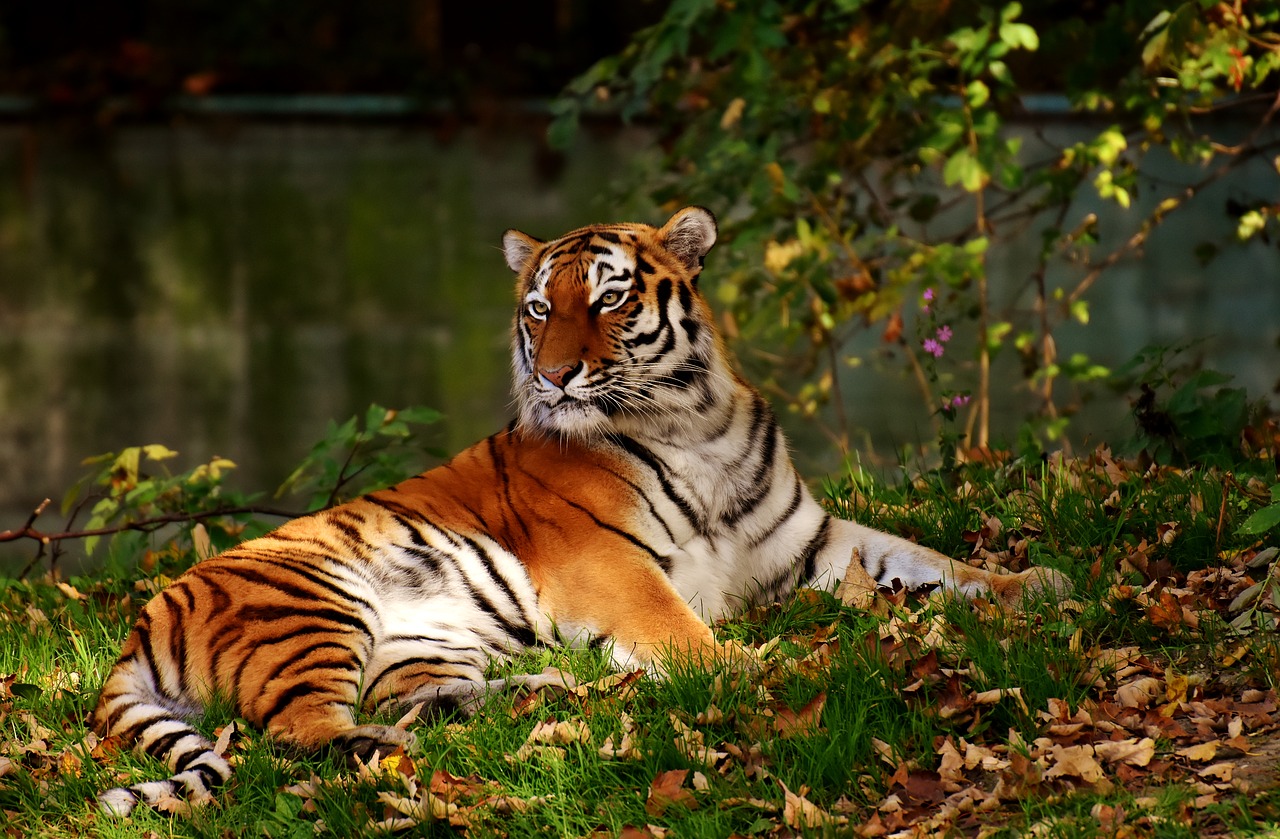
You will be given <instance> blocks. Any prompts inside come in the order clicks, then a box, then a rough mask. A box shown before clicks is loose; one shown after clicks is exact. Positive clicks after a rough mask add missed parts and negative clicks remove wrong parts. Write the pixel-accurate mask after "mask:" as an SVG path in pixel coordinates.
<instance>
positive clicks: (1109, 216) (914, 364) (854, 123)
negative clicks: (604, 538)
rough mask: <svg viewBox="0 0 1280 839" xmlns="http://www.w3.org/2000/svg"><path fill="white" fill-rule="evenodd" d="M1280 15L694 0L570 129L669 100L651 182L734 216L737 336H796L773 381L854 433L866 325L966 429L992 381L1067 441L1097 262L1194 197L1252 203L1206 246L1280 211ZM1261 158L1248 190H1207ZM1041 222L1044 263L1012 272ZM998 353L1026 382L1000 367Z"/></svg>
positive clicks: (978, 420) (1268, 222)
mask: <svg viewBox="0 0 1280 839" xmlns="http://www.w3.org/2000/svg"><path fill="white" fill-rule="evenodd" d="M1278 23H1280V3H1277V2H1275V0H1266V1H1265V2H1257V3H1248V4H1242V3H1236V4H1229V3H1221V2H1212V1H1211V0H1191V2H1184V3H1180V4H1176V5H1170V4H1168V3H1164V2H1160V0H1129V2H1125V3H1104V4H1096V5H1085V6H1075V5H1071V6H1069V7H1068V6H1065V5H1063V4H1061V3H1046V2H1028V3H1026V4H1025V5H1024V4H1021V3H1018V2H1006V3H1001V4H995V5H993V4H988V3H978V2H955V3H940V4H939V3H922V2H917V0H889V2H877V3H870V2H865V0H809V1H808V2H804V3H799V4H795V3H781V2H777V0H740V1H739V2H734V3H722V2H715V0H675V2H673V3H672V4H671V5H670V7H669V8H668V10H667V12H666V15H665V16H664V17H663V19H662V20H661V21H660V22H659V23H658V24H656V25H655V26H653V27H650V28H648V29H646V30H642V31H641V32H640V33H639V34H638V35H637V36H636V37H635V38H634V39H633V41H632V43H631V44H630V46H628V47H627V49H626V50H624V51H623V52H621V53H619V54H618V55H615V56H613V57H611V58H608V59H606V60H604V61H602V62H600V63H599V64H597V65H596V66H595V67H594V68H593V69H592V70H590V71H589V72H587V73H585V74H583V75H582V76H580V77H579V78H578V79H577V80H576V81H575V82H574V83H573V84H572V85H571V86H570V87H569V88H568V90H567V91H566V94H565V95H564V96H562V98H561V99H560V100H559V101H558V102H557V103H556V106H555V107H556V110H557V112H558V116H557V120H556V122H555V123H554V124H553V126H552V128H551V137H552V139H553V141H556V142H564V141H566V140H567V138H568V137H570V136H571V135H572V133H573V131H574V129H575V126H576V125H577V124H578V121H579V120H580V119H581V117H582V116H583V115H584V114H589V113H591V112H592V111H593V110H599V109H600V108H602V107H604V108H613V109H616V110H617V111H619V112H620V113H621V115H622V116H623V117H624V118H637V117H641V116H643V117H644V118H646V119H648V120H651V121H653V122H654V123H656V124H657V126H658V131H659V132H660V135H661V138H662V147H663V149H664V150H665V155H664V158H663V160H662V163H661V171H660V172H650V171H646V172H644V173H643V175H642V178H641V179H640V184H639V185H638V187H637V188H639V189H641V190H643V191H647V192H649V193H650V194H651V195H652V197H653V198H655V199H656V200H658V201H659V202H663V203H669V204H675V203H683V202H697V203H703V204H706V205H707V206H709V207H711V208H713V209H715V210H717V211H718V212H719V214H720V215H721V216H722V218H723V220H724V229H723V233H724V238H725V239H728V240H730V242H731V246H730V247H729V248H726V250H727V251H728V253H727V254H725V253H721V254H720V256H719V259H720V260H721V261H720V265H721V266H722V267H721V270H719V271H717V275H718V276H720V277H723V278H724V279H723V280H722V281H721V283H720V285H719V287H718V293H719V296H720V298H721V300H722V302H723V303H725V304H728V305H729V306H730V307H731V315H732V318H731V320H730V327H731V328H730V332H731V333H734V332H739V331H740V332H741V333H743V334H744V335H747V336H749V337H750V338H751V339H752V340H753V342H757V343H758V342H759V339H760V338H761V337H762V336H767V337H771V338H772V339H774V340H773V341H772V342H770V344H769V345H773V344H776V343H777V339H779V338H780V339H782V340H783V341H784V342H793V343H794V345H795V350H794V353H793V357H791V358H777V357H775V358H773V359H771V361H772V364H771V366H772V372H773V375H772V377H771V379H770V382H769V384H770V387H771V389H772V390H773V391H774V392H775V393H779V394H783V395H785V396H786V398H788V399H789V400H790V402H791V403H792V404H793V405H794V406H795V407H796V408H797V409H799V410H801V411H803V412H804V413H805V414H806V415H822V416H825V419H826V421H827V422H828V423H829V424H830V425H831V426H832V428H833V432H834V436H835V437H836V438H837V440H838V441H840V442H841V443H842V444H845V445H847V442H846V441H847V434H848V432H849V429H848V427H847V421H846V420H845V418H844V417H843V414H842V413H841V411H842V409H843V406H842V405H841V402H842V400H841V399H840V397H839V393H838V391H839V381H840V372H841V370H842V369H844V368H845V367H846V365H850V364H859V363H862V362H863V361H864V360H865V358H864V357H863V355H860V354H859V353H865V352H866V350H865V347H866V342H865V341H864V342H862V344H861V345H860V346H862V347H863V349H861V350H857V351H856V352H855V351H853V350H849V349H848V347H850V346H852V344H851V341H852V339H854V338H857V337H859V336H860V335H861V334H863V333H866V332H867V331H868V330H873V331H878V332H879V333H880V335H881V336H882V338H883V342H884V346H885V347H887V348H889V350H890V352H891V354H892V355H894V356H896V357H897V359H898V362H897V363H900V364H901V365H902V367H904V368H905V369H906V370H907V371H909V375H911V376H912V377H913V378H914V380H915V381H916V382H917V384H918V387H919V390H920V393H921V395H922V398H923V399H924V401H925V403H926V405H927V406H928V407H929V409H930V410H931V411H934V412H936V415H937V417H938V421H939V425H940V426H941V424H942V423H943V422H944V421H949V420H953V419H954V420H957V421H958V422H959V425H958V427H957V429H956V431H958V432H959V434H958V435H953V436H959V437H961V438H962V442H963V443H965V444H968V445H969V446H977V447H985V446H987V445H988V444H989V442H990V440H989V431H988V429H989V423H990V415H991V411H992V410H993V406H992V403H993V401H996V400H1001V404H998V405H997V406H996V409H997V410H1003V411H1004V412H1005V413H1014V414H1016V413H1017V412H1018V410H1019V407H1018V406H1019V405H1028V404H1029V405H1030V406H1031V408H1030V411H1031V419H1032V420H1033V425H1032V427H1033V429H1034V431H1035V434H1036V435H1037V437H1036V438H1037V439H1039V440H1041V441H1044V440H1052V439H1057V438H1059V437H1060V436H1061V435H1062V434H1063V432H1064V429H1065V427H1066V424H1067V422H1068V419H1069V416H1070V414H1071V413H1072V411H1073V410H1074V408H1075V406H1076V404H1077V402H1076V400H1077V397H1078V392H1079V388H1080V387H1081V386H1087V383H1089V382H1094V381H1097V380H1099V379H1105V378H1106V377H1107V375H1108V372H1109V371H1108V370H1107V369H1106V368H1105V367H1103V366H1101V365H1099V364H1097V363H1095V362H1093V361H1091V360H1090V359H1089V358H1088V357H1087V356H1085V355H1080V354H1075V353H1071V354H1069V355H1067V354H1059V352H1058V347H1057V345H1058V337H1059V335H1060V334H1061V333H1062V331H1063V327H1064V325H1067V324H1087V323H1088V321H1089V298H1088V292H1089V290H1090V289H1091V288H1092V287H1093V286H1094V285H1095V284H1096V283H1097V282H1099V281H1100V280H1103V279H1104V278H1107V277H1109V276H1112V275H1114V274H1116V273H1118V272H1117V270H1116V269H1117V266H1121V264H1122V263H1123V262H1124V261H1125V260H1126V259H1128V258H1130V257H1132V256H1134V255H1136V254H1139V253H1140V252H1141V251H1142V250H1143V248H1144V247H1145V246H1146V245H1147V244H1148V243H1149V242H1150V241H1151V239H1152V237H1153V236H1155V235H1156V234H1157V231H1158V230H1159V229H1160V228H1161V226H1162V225H1163V224H1164V223H1165V222H1166V221H1167V220H1168V219H1169V218H1171V217H1173V216H1175V215H1178V214H1181V213H1184V212H1185V211H1186V208H1188V207H1190V206H1197V207H1200V209H1199V210H1197V212H1206V213H1208V214H1210V215H1212V216H1215V217H1219V216H1221V217H1224V218H1228V217H1229V218H1234V224H1230V225H1226V227H1227V228H1228V229H1229V230H1230V231H1231V232H1230V233H1228V234H1227V235H1225V237H1223V238H1222V239H1221V240H1217V241H1215V240H1213V239H1212V236H1213V235H1214V234H1210V233H1206V234H1205V235H1206V237H1207V239H1206V241H1204V242H1202V243H1201V246H1200V247H1199V248H1198V249H1197V251H1196V253H1197V254H1198V255H1199V257H1200V258H1202V259H1203V260H1206V261H1207V260H1211V259H1212V258H1214V256H1215V255H1216V254H1218V253H1220V252H1221V251H1222V250H1223V249H1226V248H1233V247H1263V246H1264V245H1263V244H1262V243H1265V242H1269V241H1271V239H1272V237H1273V236H1275V235H1276V233H1277V213H1278V211H1280V204H1277V202H1276V197H1275V196H1276V195H1277V194H1278V193H1277V189H1278V188H1280V179H1277V178H1276V169H1277V168H1280V167H1277V160H1280V157H1277V152H1280V134H1278V133H1277V131H1276V130H1275V127H1274V125H1273V117H1274V115H1275V113H1276V111H1277V109H1278V108H1280V98H1277V89H1278V87H1280V86H1278V85H1277V79H1278V78H1280V74H1277V72H1276V71H1277V69H1280V31H1278V29H1277V24H1278ZM1046 92H1048V93H1051V94H1056V95H1060V97H1061V101H1064V102H1065V103H1066V106H1067V109H1068V113H1066V114H1063V115H1062V117H1063V118H1062V119H1053V118H1046V116H1045V112H1044V111H1043V107H1044V106H1043V103H1044V102H1045V101H1048V102H1050V103H1052V102H1053V101H1055V100H1054V99H1053V97H1049V98H1048V99H1047V100H1046V98H1045V97H1044V96H1043V94H1044V93H1046ZM1037 102H1040V103H1042V104H1041V105H1040V106H1039V107H1041V110H1040V111H1037V110H1036V108H1037V107H1038V106H1037ZM1242 167H1252V168H1250V169H1249V170H1248V171H1251V172H1253V173H1255V176H1254V177H1253V179H1252V180H1253V184H1252V186H1251V187H1245V186H1240V185H1239V182H1236V185H1233V187H1232V192H1233V195H1232V197H1231V198H1230V199H1229V200H1227V201H1226V204H1225V207H1223V206H1221V205H1219V204H1217V203H1215V204H1213V205H1212V206H1210V207H1208V208H1205V207H1203V206H1202V205H1204V203H1205V201H1206V198H1205V193H1206V190H1208V189H1209V187H1210V186H1211V185H1213V184H1215V183H1216V182H1218V181H1220V180H1221V179H1222V178H1224V177H1225V176H1226V175H1228V174H1229V173H1231V172H1233V171H1236V170H1240V169H1241V168H1242ZM1211 200H1214V201H1215V202H1216V201H1219V200H1221V198H1220V197H1219V198H1217V199H1211ZM1026 243H1031V245H1030V249H1031V251H1032V253H1033V254H1034V255H1033V256H1032V257H1031V258H1030V259H1029V260H1027V261H1028V262H1029V264H1030V269H1029V271H1028V273H1027V275H1026V276H1020V277H1000V276H999V274H1000V270H1001V269H1000V266H1002V265H1006V264H1008V263H1009V261H1010V259H1011V257H1010V254H1013V253H1017V252H1019V248H1025V247H1026ZM722 247H723V246H722ZM726 263H728V268H727V270H726V268H725V267H724V266H725V265H726ZM996 280H1000V281H1001V285H1002V288H1001V293H1000V294H999V295H997V294H995V293H994V292H993V285H992V283H993V282H994V281H996ZM953 331H954V333H955V336H956V338H957V340H956V341H955V343H954V344H953V345H951V346H948V345H947V340H949V339H950V338H951V336H952V334H953ZM1001 354H1005V355H1008V356H1013V357H1016V359H1017V364H1016V365H1011V366H1013V367H1014V368H1015V369H1020V370H1021V374H1022V386H1021V391H1022V393H1021V394H1014V393H1012V392H1010V391H1009V390H1006V389H1005V388H997V387H995V386H993V384H992V364H993V361H994V360H995V359H996V357H997V356H999V355H1001ZM741 355H743V356H744V358H745V359H746V360H750V359H751V358H752V357H753V353H751V351H750V350H747V351H746V352H744V353H742V354H741ZM797 371H799V373H800V375H797ZM825 405H831V406H832V408H833V411H832V410H827V409H824V406H825ZM832 412H834V417H832V416H827V414H830V413H832Z"/></svg>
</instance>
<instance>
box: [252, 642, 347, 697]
mask: <svg viewBox="0 0 1280 839" xmlns="http://www.w3.org/2000/svg"><path fill="white" fill-rule="evenodd" d="M318 631H320V632H331V631H332V630H318ZM299 634H300V633H297V632H290V633H289V634H288V635H281V636H278V637H276V638H269V639H266V640H259V641H257V642H256V643H255V644H254V652H257V651H258V650H260V649H262V648H263V647H266V646H270V645H272V644H280V643H283V642H284V641H295V640H297V639H298V637H299ZM320 650H339V651H341V652H343V653H346V661H345V662H343V661H340V660H338V659H327V660H325V661H316V662H308V663H306V665H305V669H306V670H308V671H312V670H320V669H330V668H337V669H341V670H359V669H360V663H361V662H360V657H359V656H358V655H356V653H355V650H353V649H351V647H350V646H348V645H347V644H342V643H339V642H338V641H318V642H316V643H314V644H311V645H310V646H308V647H307V648H306V649H304V650H302V651H300V652H297V653H289V654H288V655H286V656H284V657H283V658H282V659H281V660H280V661H278V662H276V665H275V666H274V667H272V668H271V670H270V672H269V673H268V674H267V677H266V678H265V679H263V680H262V683H263V684H264V685H268V684H271V682H273V681H274V680H276V679H278V678H279V677H280V674H282V673H284V671H285V670H288V669H289V668H290V667H293V666H295V665H302V664H303V662H306V660H307V657H308V656H310V655H311V654H312V653H314V652H318V651H320ZM249 658H250V656H245V661H248V660H249ZM344 664H345V666H344ZM242 666H243V662H242ZM241 675H243V670H237V671H236V683H237V684H239V681H240V677H241Z"/></svg>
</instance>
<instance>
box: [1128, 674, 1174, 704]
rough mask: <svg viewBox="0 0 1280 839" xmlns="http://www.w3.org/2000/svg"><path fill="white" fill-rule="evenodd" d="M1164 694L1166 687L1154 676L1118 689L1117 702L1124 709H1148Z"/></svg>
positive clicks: (1139, 679)
mask: <svg viewBox="0 0 1280 839" xmlns="http://www.w3.org/2000/svg"><path fill="white" fill-rule="evenodd" d="M1162 693H1164V685H1162V684H1161V683H1160V680H1159V679H1157V678H1155V677H1154V676H1143V677H1141V678H1138V679H1134V680H1133V681H1131V682H1127V683H1125V684H1123V685H1121V686H1120V687H1118V688H1116V701H1117V702H1119V703H1120V707H1122V708H1146V707H1148V706H1149V705H1150V704H1151V701H1152V700H1153V699H1155V698H1156V697H1157V696H1160V695H1161V694H1162Z"/></svg>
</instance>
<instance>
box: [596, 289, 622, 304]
mask: <svg viewBox="0 0 1280 839" xmlns="http://www.w3.org/2000/svg"><path fill="white" fill-rule="evenodd" d="M600 302H601V303H602V304H604V305H605V306H613V305H616V304H618V303H621V302H622V292H620V291H606V292H605V293H604V294H602V295H600Z"/></svg>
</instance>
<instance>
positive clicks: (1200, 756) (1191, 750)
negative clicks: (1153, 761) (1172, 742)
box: [1174, 740, 1219, 763]
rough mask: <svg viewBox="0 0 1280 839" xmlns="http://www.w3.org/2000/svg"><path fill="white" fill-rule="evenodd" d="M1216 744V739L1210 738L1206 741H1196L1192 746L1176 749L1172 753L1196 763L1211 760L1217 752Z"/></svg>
mask: <svg viewBox="0 0 1280 839" xmlns="http://www.w3.org/2000/svg"><path fill="white" fill-rule="evenodd" d="M1218 745H1219V744H1218V741H1217V740H1210V741H1209V742H1207V743H1196V744H1195V745H1194V746H1187V747H1186V748H1185V749H1178V750H1177V751H1176V752H1174V754H1176V755H1177V756H1178V757H1185V758H1186V759H1187V760H1192V761H1195V762H1196V763H1204V762H1206V761H1210V760H1213V757H1214V755H1216V754H1217V753H1218Z"/></svg>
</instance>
